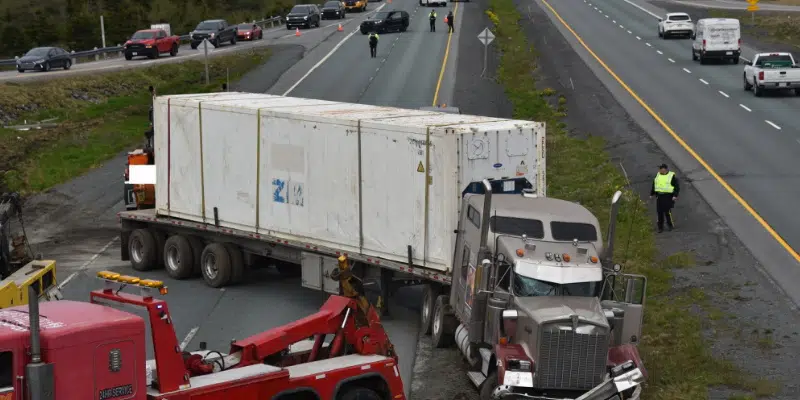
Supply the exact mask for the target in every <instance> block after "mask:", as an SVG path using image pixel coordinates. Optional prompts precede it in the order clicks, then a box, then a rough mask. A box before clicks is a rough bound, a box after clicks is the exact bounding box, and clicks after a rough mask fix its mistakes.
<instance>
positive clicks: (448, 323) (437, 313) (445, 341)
mask: <svg viewBox="0 0 800 400" xmlns="http://www.w3.org/2000/svg"><path fill="white" fill-rule="evenodd" d="M449 305H450V304H449V298H448V297H447V296H445V295H440V296H438V297H437V298H436V305H435V306H434V312H433V337H432V339H433V345H434V346H436V347H437V348H440V349H443V348H446V347H450V346H451V345H452V344H453V342H454V341H455V338H454V337H453V335H454V334H455V331H456V327H457V324H456V318H455V316H454V315H453V314H451V313H450V312H449V311H450V310H449V308H450V307H449Z"/></svg>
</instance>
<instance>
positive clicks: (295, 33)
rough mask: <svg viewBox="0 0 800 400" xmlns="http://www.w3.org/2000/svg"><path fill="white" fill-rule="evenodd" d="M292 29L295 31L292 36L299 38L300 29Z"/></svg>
mask: <svg viewBox="0 0 800 400" xmlns="http://www.w3.org/2000/svg"><path fill="white" fill-rule="evenodd" d="M294 29H295V31H294V35H295V36H300V28H294Z"/></svg>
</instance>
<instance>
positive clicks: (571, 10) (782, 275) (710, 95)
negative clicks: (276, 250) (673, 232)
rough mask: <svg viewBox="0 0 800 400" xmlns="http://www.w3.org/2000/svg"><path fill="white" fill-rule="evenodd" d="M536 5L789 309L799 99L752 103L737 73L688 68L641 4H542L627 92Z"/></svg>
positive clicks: (680, 48)
mask: <svg viewBox="0 0 800 400" xmlns="http://www.w3.org/2000/svg"><path fill="white" fill-rule="evenodd" d="M536 1H537V2H539V3H540V4H541V5H542V7H543V8H544V9H545V10H547V11H548V12H547V14H548V16H549V17H550V18H551V20H553V22H554V23H555V24H556V25H557V26H558V27H559V30H561V31H562V33H563V34H564V35H565V36H566V37H568V40H569V41H570V42H571V44H572V45H573V47H575V48H576V49H577V50H578V53H579V54H580V55H581V56H582V58H584V60H586V61H587V63H588V64H589V65H590V66H591V67H592V68H593V69H594V71H595V73H596V74H597V75H598V77H599V78H600V79H601V80H603V81H604V83H605V84H606V86H608V87H609V88H610V89H611V90H612V93H614V94H615V97H617V98H618V99H619V101H620V102H621V103H623V104H624V105H625V106H626V108H627V109H629V111H631V110H633V111H632V112H631V114H632V115H633V116H634V118H635V119H636V120H637V122H639V123H640V124H641V125H642V126H643V127H644V128H645V129H647V130H648V132H649V133H650V134H651V136H652V137H653V139H654V140H655V141H656V143H657V144H658V145H659V146H660V147H661V148H663V149H664V150H665V152H666V153H667V155H669V156H670V158H672V159H673V160H675V162H676V163H677V164H678V167H680V170H681V171H683V174H684V175H685V176H684V179H687V180H689V181H692V182H693V185H695V186H696V187H697V188H698V190H699V191H700V193H701V195H703V196H704V197H705V198H706V199H707V200H708V201H709V203H710V204H711V205H712V207H714V209H715V211H717V212H718V213H719V214H720V215H721V216H722V217H723V218H724V219H725V220H726V222H727V223H728V224H729V225H730V226H731V227H732V228H733V230H734V232H735V233H736V234H737V235H738V236H739V237H740V238H742V240H743V242H744V243H745V244H746V245H747V247H748V248H749V249H750V250H751V252H753V254H754V255H755V256H756V257H757V258H758V259H759V260H760V261H761V262H762V263H763V264H764V268H765V269H766V270H767V272H768V273H769V274H770V275H771V276H772V278H773V279H774V280H775V281H776V282H778V283H779V285H780V287H781V288H782V289H783V290H784V291H785V292H786V293H787V294H788V295H789V296H790V298H792V299H793V300H794V302H795V303H800V289H798V286H797V284H796V283H797V282H800V268H799V267H800V265H799V264H798V262H797V260H796V259H794V258H793V255H791V252H796V250H795V249H800V228H798V227H799V226H800V215H798V214H797V213H795V212H794V210H793V208H792V207H793V202H792V201H791V200H790V199H794V198H797V196H799V195H800V175H798V173H797V172H796V171H797V169H796V167H795V165H794V164H795V162H794V160H795V157H796V154H797V152H798V151H800V129H799V127H798V125H797V117H796V110H797V109H798V107H800V98H797V97H794V96H792V95H781V94H777V95H772V96H768V97H764V98H755V97H754V96H753V95H752V93H751V92H745V91H744V90H743V83H742V72H743V66H742V65H731V64H719V65H700V64H699V63H698V62H693V61H692V59H691V44H690V42H689V41H688V40H680V39H671V40H661V39H659V38H658V35H657V21H656V19H655V15H663V14H664V12H663V10H659V9H657V8H655V7H653V6H651V5H650V4H648V3H645V2H644V1H641V0H636V1H633V0H597V1H589V0H587V1H584V0H563V1H558V2H555V1H548V2H547V3H548V4H549V5H550V6H551V7H553V9H554V10H555V11H556V12H557V13H558V14H559V15H560V17H561V18H562V19H563V20H564V22H565V23H566V24H568V25H569V26H570V28H571V29H572V30H573V31H574V32H575V33H576V34H577V35H578V36H580V37H581V39H582V41H583V43H584V44H585V45H586V46H588V47H589V48H590V49H591V51H592V52H593V53H594V54H595V55H596V56H597V57H599V58H600V59H601V60H603V62H604V63H605V64H606V66H607V67H608V68H610V69H611V70H612V71H613V72H614V73H615V74H616V75H617V77H618V78H619V79H621V80H622V81H624V83H625V86H627V87H625V86H623V85H621V84H620V83H619V82H617V81H616V79H615V78H613V77H612V76H611V75H610V74H609V73H608V72H607V71H605V69H604V68H602V67H601V66H600V65H599V62H598V61H597V60H596V59H595V58H594V56H593V55H591V54H590V53H589V51H587V50H586V49H584V48H583V46H582V45H581V44H580V43H578V41H577V40H576V39H575V37H574V35H573V34H572V32H570V31H569V30H568V29H567V28H566V27H565V26H564V25H563V24H562V23H561V21H559V19H558V18H557V17H556V16H555V15H554V14H553V13H552V12H551V11H550V9H549V7H547V6H546V5H544V4H543V0H536ZM764 50H768V49H764ZM754 51H755V50H754V49H752V48H748V47H746V46H745V47H744V53H745V54H744V56H745V57H747V58H748V59H749V58H751V57H752V54H753V53H754ZM629 90H630V92H629ZM631 93H635V94H636V95H637V96H638V97H639V98H640V99H641V100H642V101H644V103H646V104H647V105H648V106H649V108H650V109H651V110H652V111H653V112H654V113H655V114H656V115H657V116H658V117H659V118H660V119H661V120H662V121H663V122H664V123H665V124H666V125H667V126H669V127H670V129H671V130H672V131H673V132H674V133H675V134H676V135H678V136H679V137H680V138H681V139H682V140H683V141H684V142H685V143H686V144H687V145H688V146H689V147H690V148H691V149H692V151H693V152H695V154H696V155H697V156H698V157H700V158H702V159H703V160H704V161H705V162H706V163H707V164H708V165H710V167H711V168H713V169H714V170H715V171H716V173H717V174H718V175H719V176H720V177H721V179H723V180H724V181H725V182H727V184H728V185H729V186H730V187H731V188H732V189H733V190H734V191H735V192H736V193H738V195H739V196H741V198H742V199H743V201H745V202H747V203H748V204H749V205H750V206H751V208H752V210H753V211H754V213H753V214H757V215H759V216H760V217H755V216H753V214H751V213H750V212H749V210H746V208H745V207H744V206H743V205H742V204H741V203H740V202H739V201H737V200H736V199H735V198H734V197H733V196H732V195H731V194H730V193H729V192H728V191H726V190H725V189H723V187H722V186H721V184H720V183H719V182H718V180H717V179H716V178H714V177H713V176H712V175H710V174H709V173H708V172H707V171H706V169H705V168H704V167H703V166H702V165H701V163H699V162H698V161H697V159H696V158H695V157H694V155H691V152H689V151H688V150H686V149H685V148H683V147H681V146H679V145H678V142H677V140H676V139H675V137H674V136H672V134H670V133H669V132H668V131H667V130H666V128H664V127H663V126H662V125H661V124H660V123H657V122H656V120H655V118H654V117H653V116H652V115H649V113H647V112H646V111H645V109H644V107H642V106H641V105H640V104H638V102H637V101H635V100H634V98H633V96H632V95H631ZM653 168H654V169H655V166H653ZM679 201H680V200H679ZM757 218H763V220H764V221H765V222H766V223H767V224H768V226H770V227H771V228H772V229H774V231H775V232H777V234H778V235H780V236H781V237H782V238H783V239H784V240H785V242H786V243H787V246H789V247H791V249H789V250H787V249H786V248H783V247H782V246H780V245H779V244H778V242H777V240H776V239H775V238H774V237H772V235H771V234H770V233H769V232H768V230H767V229H766V228H765V227H764V226H763V225H762V224H761V223H760V222H759V221H758V220H757Z"/></svg>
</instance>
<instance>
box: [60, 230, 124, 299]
mask: <svg viewBox="0 0 800 400" xmlns="http://www.w3.org/2000/svg"><path fill="white" fill-rule="evenodd" d="M117 240H119V236H115V237H114V238H113V239H111V241H110V242H108V243H106V245H105V246H103V248H101V249H100V251H98V252H97V253H95V255H93V256H92V258H90V259H89V260H88V261H86V262H85V263H83V265H81V266H80V268H78V270H77V271H75V272H73V273H71V274H69V276H68V277H67V278H66V279H64V281H63V282H61V283H59V284H58V286H57V288H58V290H61V289H62V288H64V286H67V284H68V283H69V281H71V280H72V279H73V278H75V276H77V275H78V274H79V273H81V272H83V271H85V270H86V269H87V268H89V266H90V265H92V263H93V262H94V261H95V260H97V257H100V254H103V253H105V252H106V250H108V248H109V247H111V245H112V244H114V242H116V241H117Z"/></svg>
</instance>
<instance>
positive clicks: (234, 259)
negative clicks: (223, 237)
mask: <svg viewBox="0 0 800 400" xmlns="http://www.w3.org/2000/svg"><path fill="white" fill-rule="evenodd" d="M225 247H226V248H227V249H228V254H230V256H231V284H233V285H235V284H237V283H241V282H242V279H244V255H243V254H242V249H240V248H239V246H237V245H235V244H233V243H225Z"/></svg>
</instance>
